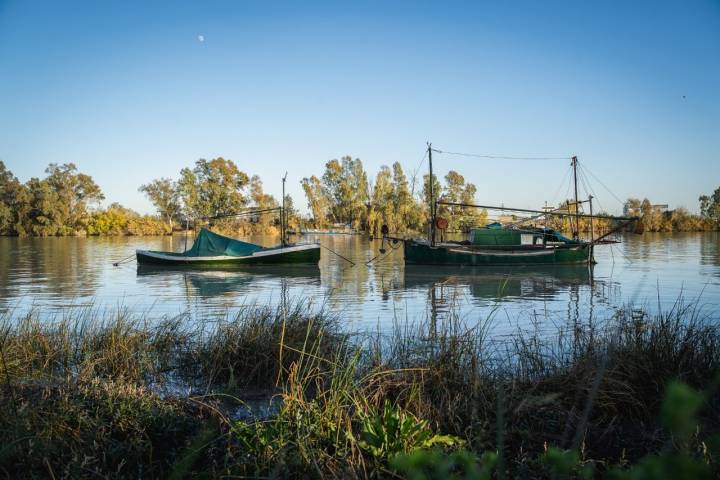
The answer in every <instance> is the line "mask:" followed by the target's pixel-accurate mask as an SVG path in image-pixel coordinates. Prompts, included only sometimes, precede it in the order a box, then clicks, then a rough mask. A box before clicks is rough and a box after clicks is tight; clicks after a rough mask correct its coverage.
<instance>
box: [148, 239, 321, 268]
mask: <svg viewBox="0 0 720 480" xmlns="http://www.w3.org/2000/svg"><path fill="white" fill-rule="evenodd" d="M136 258H137V262H138V264H139V265H166V266H174V267H201V266H214V265H215V266H233V265H238V266H241V265H312V264H315V265H317V263H318V262H319V261H320V245H318V244H313V245H296V246H291V247H283V248H270V249H264V250H260V251H258V252H255V253H253V254H252V255H247V256H244V257H235V256H232V255H218V256H212V257H190V256H183V255H182V254H179V253H172V252H156V251H152V250H138V251H136Z"/></svg>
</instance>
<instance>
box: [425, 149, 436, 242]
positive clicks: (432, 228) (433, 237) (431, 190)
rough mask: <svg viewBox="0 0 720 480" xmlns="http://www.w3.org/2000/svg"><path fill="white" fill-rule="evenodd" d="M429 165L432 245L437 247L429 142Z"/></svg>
mask: <svg viewBox="0 0 720 480" xmlns="http://www.w3.org/2000/svg"><path fill="white" fill-rule="evenodd" d="M427 150H428V164H429V165H430V179H429V182H430V245H431V246H433V247H434V246H435V194H434V192H433V183H435V182H433V171H432V143H430V142H428V144H427Z"/></svg>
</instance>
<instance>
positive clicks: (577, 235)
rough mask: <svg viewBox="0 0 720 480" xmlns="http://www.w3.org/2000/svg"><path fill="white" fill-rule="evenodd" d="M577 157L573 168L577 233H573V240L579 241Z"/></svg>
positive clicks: (574, 159) (573, 161)
mask: <svg viewBox="0 0 720 480" xmlns="http://www.w3.org/2000/svg"><path fill="white" fill-rule="evenodd" d="M577 161H578V159H577V157H576V156H573V157H572V168H573V179H574V181H575V231H574V232H573V240H578V239H579V237H580V215H579V214H580V209H579V208H578V207H579V204H578V190H577Z"/></svg>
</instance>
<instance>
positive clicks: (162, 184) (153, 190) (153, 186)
mask: <svg viewBox="0 0 720 480" xmlns="http://www.w3.org/2000/svg"><path fill="white" fill-rule="evenodd" d="M138 190H139V191H141V192H143V193H144V194H145V195H146V196H147V197H148V198H149V199H150V201H151V202H152V204H153V205H154V206H155V208H156V209H157V211H158V213H159V214H160V215H161V216H162V217H163V218H164V219H165V221H166V222H167V223H168V225H169V226H170V230H172V225H173V219H174V218H175V217H177V216H178V215H179V214H180V199H179V192H178V189H177V187H176V185H175V182H173V181H172V180H170V179H169V178H158V179H156V180H153V181H152V182H150V183H148V184H146V185H142V186H140V188H139V189H138Z"/></svg>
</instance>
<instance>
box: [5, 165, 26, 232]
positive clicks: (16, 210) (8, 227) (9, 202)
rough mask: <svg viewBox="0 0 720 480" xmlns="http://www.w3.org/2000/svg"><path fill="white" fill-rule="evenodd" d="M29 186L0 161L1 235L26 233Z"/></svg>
mask: <svg viewBox="0 0 720 480" xmlns="http://www.w3.org/2000/svg"><path fill="white" fill-rule="evenodd" d="M29 204H30V194H29V192H28V189H27V187H25V185H23V184H22V183H20V181H19V180H18V179H17V178H16V177H15V175H13V173H12V172H11V171H10V170H8V169H7V168H6V167H5V164H4V163H3V162H2V161H0V235H25V234H26V232H25V228H24V226H23V221H24V219H25V217H26V216H27V214H28V209H29Z"/></svg>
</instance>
